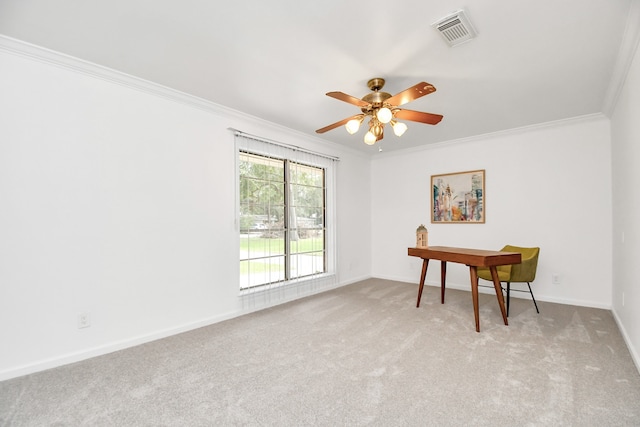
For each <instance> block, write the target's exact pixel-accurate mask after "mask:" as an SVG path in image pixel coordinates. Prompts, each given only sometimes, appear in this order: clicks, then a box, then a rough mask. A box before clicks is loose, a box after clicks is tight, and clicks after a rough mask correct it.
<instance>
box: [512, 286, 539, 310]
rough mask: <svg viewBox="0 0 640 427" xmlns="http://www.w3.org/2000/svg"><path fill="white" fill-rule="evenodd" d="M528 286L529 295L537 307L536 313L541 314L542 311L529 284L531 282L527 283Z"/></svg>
mask: <svg viewBox="0 0 640 427" xmlns="http://www.w3.org/2000/svg"><path fill="white" fill-rule="evenodd" d="M527 286H528V287H529V293H530V294H531V299H532V300H533V305H535V306H536V313H538V314H540V310H538V304H537V303H536V299H535V298H534V296H533V292H531V285H530V284H529V282H527ZM507 307H508V306H507ZM507 313H508V311H507Z"/></svg>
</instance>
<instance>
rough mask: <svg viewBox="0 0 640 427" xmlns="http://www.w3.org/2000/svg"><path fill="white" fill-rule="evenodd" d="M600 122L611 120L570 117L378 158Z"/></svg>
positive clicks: (603, 116)
mask: <svg viewBox="0 0 640 427" xmlns="http://www.w3.org/2000/svg"><path fill="white" fill-rule="evenodd" d="M600 120H609V118H608V117H607V116H606V115H604V114H602V113H594V114H585V115H583V116H576V117H569V118H566V119H562V120H554V121H551V122H544V123H538V124H534V125H528V126H522V127H518V128H512V129H505V130H500V131H497V132H489V133H483V134H480V135H473V136H468V137H464V138H458V139H451V140H447V141H440V142H435V143H433V144H427V145H422V146H419V147H412V148H407V149H404V150H394V151H388V152H383V153H379V154H378V156H377V157H393V156H398V155H407V154H411V153H419V152H423V151H428V150H434V149H437V148H442V147H450V146H452V145H457V144H468V143H475V142H481V141H484V140H487V139H494V138H501V137H504V136H510V135H519V134H523V133H529V132H535V131H538V130H543V129H549V128H556V127H561V126H569V125H572V124H580V123H587V122H596V121H600Z"/></svg>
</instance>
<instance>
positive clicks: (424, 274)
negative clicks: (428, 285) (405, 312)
mask: <svg viewBox="0 0 640 427" xmlns="http://www.w3.org/2000/svg"><path fill="white" fill-rule="evenodd" d="M428 266H429V260H428V259H423V260H422V274H421V275H420V287H419V288H418V302H416V307H420V298H422V288H424V278H425V277H427V267H428Z"/></svg>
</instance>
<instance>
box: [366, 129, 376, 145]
mask: <svg viewBox="0 0 640 427" xmlns="http://www.w3.org/2000/svg"><path fill="white" fill-rule="evenodd" d="M377 140H378V138H376V136H375V135H374V134H373V132H371V131H369V132H367V133H366V134H365V135H364V143H365V144H367V145H373V144H375V143H376V141H377Z"/></svg>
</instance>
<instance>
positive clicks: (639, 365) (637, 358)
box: [611, 309, 640, 374]
mask: <svg viewBox="0 0 640 427" xmlns="http://www.w3.org/2000/svg"><path fill="white" fill-rule="evenodd" d="M611 313H612V314H613V318H614V320H615V321H616V324H617V325H618V329H620V333H621V334H622V338H623V339H624V342H625V344H627V348H628V349H629V353H631V359H632V360H633V363H634V364H635V365H636V369H637V370H638V373H639V374H640V355H638V351H637V350H636V349H635V347H634V346H633V343H632V342H631V338H629V334H628V333H627V330H626V329H625V327H624V324H623V323H622V321H621V320H620V317H618V313H616V310H615V309H612V310H611Z"/></svg>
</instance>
